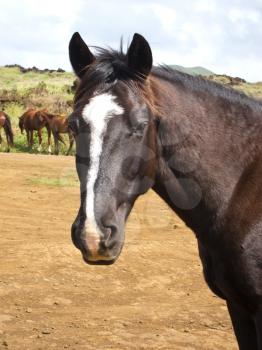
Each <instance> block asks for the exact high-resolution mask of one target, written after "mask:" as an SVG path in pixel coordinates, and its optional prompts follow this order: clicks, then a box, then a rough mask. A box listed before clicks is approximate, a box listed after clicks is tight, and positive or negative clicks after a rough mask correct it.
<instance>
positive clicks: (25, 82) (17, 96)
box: [0, 65, 262, 152]
mask: <svg viewBox="0 0 262 350" xmlns="http://www.w3.org/2000/svg"><path fill="white" fill-rule="evenodd" d="M172 68H175V69H179V70H180V71H184V72H187V73H190V74H194V75H195V74H201V75H202V76H204V77H205V79H210V80H213V81H216V82H218V83H221V84H223V85H227V86H230V87H231V88H234V89H237V90H240V91H243V92H245V93H246V94H248V95H250V96H253V97H256V98H260V99H262V82H261V83H256V84H252V83H247V82H246V81H244V80H243V79H240V78H232V77H229V76H226V75H214V74H212V72H210V71H209V70H207V69H205V68H202V67H193V68H185V67H181V66H174V65H173V66H172ZM74 80H75V76H74V74H73V73H69V72H62V71H49V70H44V71H43V70H42V71H41V70H38V69H37V68H33V69H24V68H22V67H19V66H15V67H0V110H4V111H5V112H6V113H7V114H8V115H9V116H10V117H11V120H12V125H13V129H14V132H15V148H14V149H12V151H13V152H25V151H27V146H26V139H25V135H21V134H20V130H19V129H18V118H19V117H20V116H21V115H22V114H23V113H24V112H25V110H27V109H28V108H30V107H33V108H36V109H41V108H47V109H48V110H49V111H50V112H52V113H58V114H69V113H70V112H71V110H72V102H73V96H74V93H73V89H72V85H73V83H74ZM45 139H46V137H44V140H45ZM46 148H47V147H46V144H44V150H46ZM64 149H65V147H64ZM1 150H2V151H3V150H5V148H4V146H2V147H0V151H1ZM33 151H34V152H37V145H36V146H35V148H34V150H33Z"/></svg>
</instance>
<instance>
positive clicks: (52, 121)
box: [47, 114, 74, 155]
mask: <svg viewBox="0 0 262 350" xmlns="http://www.w3.org/2000/svg"><path fill="white" fill-rule="evenodd" d="M47 120H48V124H49V127H50V129H51V131H52V134H53V137H54V142H55V154H59V141H60V142H62V143H63V144H65V142H64V140H63V137H62V136H61V135H60V134H68V137H69V148H68V150H67V155H68V154H69V153H70V151H71V149H72V147H73V144H74V137H73V135H72V133H71V131H70V130H69V129H68V118H67V117H66V116H62V115H50V114H47Z"/></svg>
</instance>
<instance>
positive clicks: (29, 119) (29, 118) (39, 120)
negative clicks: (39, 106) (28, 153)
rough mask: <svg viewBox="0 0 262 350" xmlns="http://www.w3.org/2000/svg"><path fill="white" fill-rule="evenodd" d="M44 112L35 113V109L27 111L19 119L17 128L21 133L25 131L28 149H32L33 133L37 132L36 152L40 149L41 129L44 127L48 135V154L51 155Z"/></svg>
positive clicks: (49, 136) (49, 133)
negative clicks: (37, 143) (37, 144)
mask: <svg viewBox="0 0 262 350" xmlns="http://www.w3.org/2000/svg"><path fill="white" fill-rule="evenodd" d="M44 112H46V110H45V109H44V110H40V111H37V110H36V109H33V108H30V109H28V110H27V111H26V112H25V113H24V114H23V115H22V116H21V117H20V118H19V128H20V130H21V133H23V131H24V130H25V131H26V136H27V144H28V147H29V149H32V147H33V143H34V131H37V134H38V141H39V146H38V151H39V152H40V151H41V149H42V129H43V128H44V127H45V128H46V130H47V135H48V152H49V153H51V131H50V128H49V125H48V123H47V120H46V118H45V116H44Z"/></svg>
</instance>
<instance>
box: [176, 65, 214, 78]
mask: <svg viewBox="0 0 262 350" xmlns="http://www.w3.org/2000/svg"><path fill="white" fill-rule="evenodd" d="M170 67H171V68H173V69H176V70H179V71H180V72H183V73H187V74H191V75H204V76H209V75H212V74H214V73H213V72H211V70H208V69H206V68H203V67H183V66H178V65H170Z"/></svg>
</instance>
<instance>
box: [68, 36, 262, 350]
mask: <svg viewBox="0 0 262 350" xmlns="http://www.w3.org/2000/svg"><path fill="white" fill-rule="evenodd" d="M69 53H70V60H71V63H72V66H73V68H74V70H75V72H76V74H77V75H78V77H79V78H80V79H81V81H80V85H79V87H78V90H77V92H76V96H75V106H74V112H73V113H72V115H71V117H70V121H69V127H70V129H71V130H72V132H73V133H74V135H75V138H76V151H77V155H76V166H77V171H78V175H79V179H80V183H81V206H80V209H79V213H78V216H77V218H76V220H75V222H74V223H73V226H72V239H73V242H74V244H75V245H76V246H77V248H79V249H80V250H81V252H82V255H83V258H84V260H85V261H86V262H87V263H89V264H111V263H113V262H114V261H116V259H117V258H118V256H119V255H120V253H121V250H122V247H123V244H124V224H125V221H126V219H127V217H128V215H129V213H130V211H131V209H132V207H133V205H134V202H135V200H136V198H137V197H138V196H139V195H141V194H143V193H145V192H146V191H147V190H148V189H149V188H153V189H154V190H155V191H156V192H157V193H158V194H159V195H160V196H161V197H162V198H163V199H164V200H165V202H167V203H168V205H169V206H170V207H171V208H172V209H173V210H174V211H175V212H176V213H177V214H178V215H179V216H180V217H181V218H182V219H183V220H184V222H185V223H186V224H187V225H188V226H189V227H190V228H191V229H192V230H193V231H194V233H195V235H196V237H197V241H198V247H199V255H200V258H201V261H202V264H203V271H204V276H205V279H206V282H207V284H208V285H209V287H210V288H211V290H212V291H213V292H214V293H216V294H217V295H218V296H220V297H221V298H223V299H225V300H226V302H227V305H228V310H229V313H230V316H231V319H232V323H233V327H234V331H235V334H236V337H237V340H238V343H239V348H240V349H241V350H262V217H261V214H262V196H261V195H262V193H261V192H262V176H261V175H262V143H261V132H262V104H261V102H258V101H255V100H253V99H251V98H248V97H247V96H245V95H243V94H240V93H238V92H234V91H232V90H229V89H228V88H225V87H222V86H220V85H218V84H215V83H213V82H208V81H205V80H204V79H201V78H198V77H191V76H188V75H187V74H184V73H180V72H177V71H172V70H170V69H168V68H166V67H162V68H152V54H151V49H150V46H149V44H148V43H147V42H146V40H145V39H144V38H143V37H142V36H140V35H138V34H135V36H134V38H133V41H132V43H131V45H130V47H129V49H128V52H127V55H124V54H123V53H122V52H114V51H107V50H102V49H101V50H100V54H99V55H98V57H95V56H93V54H92V53H91V52H90V50H89V48H88V47H87V46H86V44H85V43H84V42H83V40H82V39H81V37H80V36H79V34H75V35H74V36H73V38H72V39H71V42H70V46H69Z"/></svg>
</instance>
